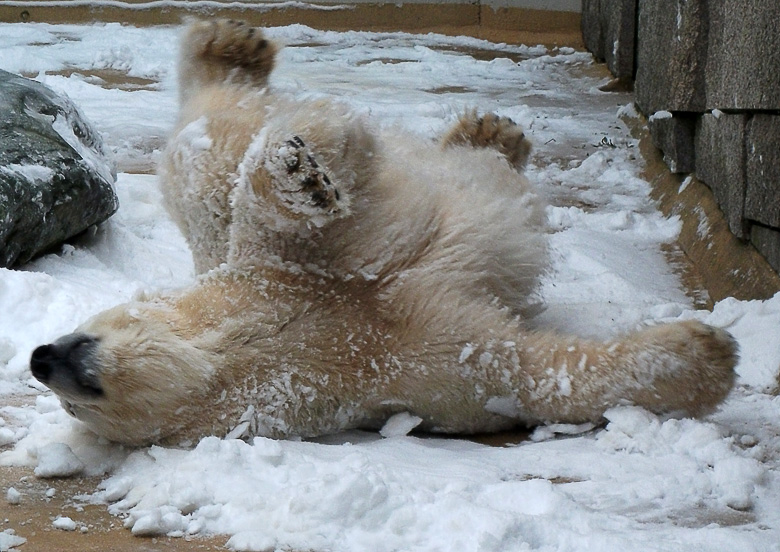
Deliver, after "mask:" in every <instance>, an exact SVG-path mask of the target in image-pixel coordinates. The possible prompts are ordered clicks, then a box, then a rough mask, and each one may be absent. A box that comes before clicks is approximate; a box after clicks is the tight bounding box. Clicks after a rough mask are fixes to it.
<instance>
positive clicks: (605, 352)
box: [399, 322, 738, 433]
mask: <svg viewBox="0 0 780 552" xmlns="http://www.w3.org/2000/svg"><path fill="white" fill-rule="evenodd" d="M516 335H518V337H516V338H510V339H506V340H502V339H496V337H497V336H495V335H493V336H492V337H491V338H490V339H484V340H474V341H470V342H468V343H467V344H465V346H462V347H461V348H458V350H457V351H456V350H454V349H452V350H450V352H449V353H447V354H448V355H450V358H452V357H455V358H457V362H456V363H455V364H452V361H447V360H445V356H444V355H442V356H441V357H439V358H438V360H437V362H439V363H440V364H442V365H449V367H448V369H447V371H446V374H448V375H447V378H448V379H446V380H442V379H439V378H441V377H442V372H439V373H438V374H437V373H436V372H433V371H432V372H431V373H430V374H431V375H429V376H426V377H429V378H430V380H423V378H421V379H420V380H419V381H417V380H415V381H414V382H413V385H409V387H410V388H411V387H416V388H417V389H419V388H421V386H427V388H430V389H432V390H436V392H437V397H438V398H437V400H435V401H426V402H425V403H424V404H421V403H419V402H418V403H416V404H410V405H409V406H410V407H409V409H408V410H409V411H410V412H412V413H415V414H417V415H419V416H421V417H422V418H423V419H424V420H425V422H426V426H427V429H432V430H435V431H441V432H445V433H446V432H449V433H453V432H454V433H457V432H466V433H473V432H482V431H494V430H496V429H507V428H509V427H512V425H513V424H525V425H535V424H539V423H584V422H596V423H598V422H601V421H602V420H603V415H604V412H605V411H606V410H608V409H609V408H611V407H614V406H619V405H636V406H641V407H644V408H646V409H648V410H650V411H652V412H655V413H668V414H675V415H688V416H698V415H703V414H706V413H708V412H709V411H711V410H712V409H713V408H714V407H715V406H717V405H718V404H719V403H720V402H722V401H723V399H724V398H725V397H726V396H727V395H728V393H729V391H730V390H731V388H732V386H733V384H734V378H735V375H734V366H735V364H736V362H737V359H738V356H737V346H736V343H735V341H734V340H733V338H732V337H731V336H730V335H729V334H728V333H727V332H725V331H723V330H720V329H716V328H713V327H710V326H707V325H704V324H700V323H698V322H682V323H677V324H669V325H663V326H657V327H653V328H649V329H646V330H644V331H640V332H637V333H634V334H631V335H628V336H626V337H624V338H622V339H619V340H615V341H611V342H606V343H603V342H595V341H588V340H584V339H580V338H576V337H563V336H561V335H558V334H543V333H534V334H524V333H523V332H522V331H521V332H519V333H518V334H516ZM504 336H506V334H504ZM440 352H441V353H443V352H444V351H443V350H442V351H440ZM411 395H412V396H414V395H415V392H414V391H413V392H412V393H411ZM399 402H401V403H404V401H399ZM410 402H411V401H410ZM406 404H408V403H406Z"/></svg>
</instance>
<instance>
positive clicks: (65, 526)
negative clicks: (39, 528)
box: [51, 516, 78, 531]
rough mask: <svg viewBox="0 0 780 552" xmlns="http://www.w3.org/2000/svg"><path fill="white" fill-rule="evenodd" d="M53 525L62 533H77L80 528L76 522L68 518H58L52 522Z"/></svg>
mask: <svg viewBox="0 0 780 552" xmlns="http://www.w3.org/2000/svg"><path fill="white" fill-rule="evenodd" d="M51 525H52V527H54V528H55V529H59V530H60V531H75V530H76V528H77V527H78V525H77V524H76V522H75V521H73V520H72V519H70V518H69V517H67V516H57V518H56V519H55V520H54V521H52V522H51Z"/></svg>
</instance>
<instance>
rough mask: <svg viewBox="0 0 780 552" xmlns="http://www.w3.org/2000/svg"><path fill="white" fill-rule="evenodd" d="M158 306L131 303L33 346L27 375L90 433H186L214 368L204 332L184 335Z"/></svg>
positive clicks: (127, 438) (123, 437)
mask: <svg viewBox="0 0 780 552" xmlns="http://www.w3.org/2000/svg"><path fill="white" fill-rule="evenodd" d="M172 319H175V312H174V311H173V310H172V309H171V308H170V307H168V306H166V305H164V304H159V303H158V304H155V303H146V302H144V303H129V304H126V305H121V306H119V307H115V308H113V309H111V310H108V311H105V312H103V313H101V314H99V315H97V316H96V317H94V318H92V319H91V320H89V321H88V322H87V323H85V324H84V325H83V326H81V327H80V328H78V330H77V331H76V332H75V333H73V334H70V335H66V336H64V337H62V338H60V339H58V340H57V341H55V342H54V343H51V344H49V345H42V346H40V347H38V348H37V349H35V351H33V353H32V357H31V360H30V368H31V371H32V374H33V376H34V377H35V378H36V379H38V380H39V381H40V382H41V383H43V384H45V385H46V386H48V387H49V388H50V389H51V390H52V391H54V392H55V393H56V394H57V395H58V396H59V398H60V400H61V402H62V404H63V407H64V408H65V409H66V410H67V411H68V412H69V413H70V414H71V415H72V416H74V417H75V418H77V419H79V420H81V421H82V422H84V423H85V424H86V425H87V426H88V427H89V428H90V429H91V430H92V431H94V432H95V433H97V434H98V435H101V436H103V437H105V438H107V439H109V440H112V441H118V442H122V443H128V444H133V445H145V444H149V443H153V442H156V443H159V442H165V441H166V439H167V438H169V437H173V436H177V437H176V438H178V436H180V435H183V434H186V433H187V432H186V430H185V428H187V427H188V426H191V425H192V424H193V422H195V421H196V420H198V419H199V418H202V417H203V408H204V405H206V404H208V402H209V399H208V398H207V395H208V393H209V391H210V389H211V386H212V382H213V379H214V374H215V372H216V369H215V367H216V357H215V355H214V354H213V353H211V352H209V351H210V347H209V346H208V341H209V336H208V335H204V334H201V335H197V336H193V335H182V334H181V332H180V331H177V330H176V329H175V325H173V324H172V323H171V320H172Z"/></svg>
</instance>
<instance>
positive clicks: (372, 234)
mask: <svg viewBox="0 0 780 552" xmlns="http://www.w3.org/2000/svg"><path fill="white" fill-rule="evenodd" d="M274 56H275V46H274V45H273V44H271V43H269V42H268V41H267V40H266V39H265V38H264V37H263V34H262V31H261V30H260V29H256V28H252V27H250V26H247V25H245V24H243V23H239V22H235V21H224V20H219V21H211V22H198V23H194V24H192V25H191V26H190V27H189V29H188V30H187V32H186V35H185V38H184V43H183V49H182V57H181V60H180V87H181V114H180V119H179V123H178V126H177V128H176V130H175V132H174V133H173V137H172V139H171V141H170V144H169V146H168V149H167V152H166V155H165V160H164V163H163V166H162V169H161V180H162V185H163V187H164V193H165V198H166V203H167V206H168V208H169V210H170V212H171V215H172V216H173V218H174V220H175V221H176V222H177V223H178V225H179V227H180V228H181V230H182V232H183V233H184V235H185V236H186V238H187V240H188V242H189V245H190V247H191V249H192V252H193V256H194V259H195V265H196V267H197V269H198V271H199V272H200V273H201V276H200V277H199V279H198V281H197V283H196V284H195V285H194V286H193V287H192V288H190V289H187V290H184V291H182V292H179V293H176V294H171V295H161V296H157V297H147V298H143V299H141V300H138V301H135V302H132V303H129V304H125V305H120V306H118V307H115V308H113V309H111V310H108V311H106V312H103V313H101V314H99V315H97V316H96V317H94V318H93V319H91V320H89V321H88V322H87V323H86V324H84V325H83V326H82V327H81V328H79V329H78V330H77V332H76V333H74V334H71V335H68V336H65V337H62V338H60V339H59V340H57V341H56V342H55V343H53V344H51V345H45V346H41V347H39V348H38V349H36V350H35V351H34V352H33V355H32V359H31V368H32V371H33V374H34V375H35V377H37V378H38V379H39V380H40V381H42V382H44V383H45V384H46V385H48V386H49V387H50V388H51V389H52V390H53V391H54V392H55V393H57V394H58V395H59V396H60V398H61V400H62V403H63V405H64V407H65V408H66V409H67V411H68V412H70V413H71V414H72V415H73V416H75V417H76V418H78V419H80V420H81V421H83V422H84V423H85V424H86V425H87V426H88V427H90V428H91V429H92V430H93V431H95V432H96V433H98V434H100V435H102V436H104V437H106V438H108V439H111V440H113V441H119V442H123V443H129V444H135V445H141V444H149V443H162V444H183V443H193V442H194V441H196V440H197V439H199V438H201V437H203V436H206V435H219V436H230V437H247V436H250V435H262V436H268V437H275V438H284V437H312V436H316V435H321V434H327V433H332V432H337V431H340V430H344V429H348V428H379V427H381V426H382V424H383V423H384V422H385V421H386V420H387V419H388V418H389V417H390V416H392V415H394V414H397V413H401V412H409V413H411V414H413V415H414V416H417V417H419V418H421V419H422V423H421V425H420V429H422V430H426V431H434V432H446V433H475V432H485V431H497V430H502V429H507V428H511V427H513V426H516V425H518V424H536V423H540V422H571V423H577V422H584V421H598V420H600V419H601V418H602V415H603V413H604V411H605V410H606V409H608V408H609V407H611V406H614V405H617V404H636V405H641V406H643V407H645V408H648V409H650V410H652V411H655V412H683V413H686V414H693V415H696V414H700V413H703V412H706V411H707V410H708V409H711V408H712V407H714V406H715V405H717V404H718V403H719V402H720V401H721V400H723V398H724V397H725V396H726V395H727V393H728V392H729V390H730V389H731V386H732V384H733V379H734V372H733V368H734V365H735V362H736V359H737V355H736V346H735V343H734V341H733V340H732V338H731V337H730V336H729V335H728V334H727V333H726V332H724V331H722V330H719V329H715V328H712V327H709V326H705V325H703V324H699V323H696V322H684V323H679V324H672V325H665V326H658V327H653V328H650V329H646V330H644V331H641V332H639V333H635V334H632V335H629V336H626V337H624V338H621V339H617V340H614V341H611V342H608V343H600V342H591V341H586V340H583V339H579V338H576V337H567V336H562V335H558V334H555V333H546V332H544V331H538V330H537V331H531V330H529V329H528V328H527V327H526V326H525V325H524V322H523V318H524V313H525V312H526V311H527V310H528V309H530V308H533V306H534V300H533V297H534V290H535V287H536V285H537V281H538V277H539V275H540V274H541V273H542V272H543V271H544V270H545V267H546V263H547V258H546V245H545V236H544V230H543V226H544V210H543V205H542V203H541V201H540V199H539V198H538V196H537V195H536V193H535V192H534V190H533V189H532V186H531V185H530V184H529V182H528V181H527V180H526V179H525V178H524V177H523V175H522V174H521V172H520V171H522V168H523V165H524V163H525V160H526V158H527V156H528V152H529V144H528V142H527V140H526V139H525V138H524V136H523V133H522V131H521V130H520V128H519V127H517V126H516V125H514V123H512V122H511V121H510V120H508V119H505V118H499V117H496V116H493V115H486V116H483V117H478V116H477V115H476V114H467V115H465V116H464V117H463V118H462V119H461V120H460V121H458V122H457V123H456V125H455V127H454V128H453V129H452V130H451V131H450V132H449V133H448V134H447V135H446V136H445V137H443V138H442V140H440V141H439V142H437V143H433V142H429V141H424V140H421V139H418V138H415V137H413V136H409V135H401V134H394V133H392V132H389V133H388V132H383V133H379V132H377V131H375V130H374V129H372V128H370V126H369V125H368V124H367V122H366V121H364V120H362V119H361V118H360V117H357V116H355V115H353V114H351V113H349V111H348V110H347V109H345V108H344V107H342V106H340V105H338V104H334V103H330V102H327V101H294V100H292V99H289V98H285V97H283V96H280V95H278V94H276V93H274V92H273V90H269V89H268V88H267V79H268V74H269V72H270V71H271V70H272V68H273V64H274Z"/></svg>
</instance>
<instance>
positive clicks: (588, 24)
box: [580, 0, 604, 60]
mask: <svg viewBox="0 0 780 552" xmlns="http://www.w3.org/2000/svg"><path fill="white" fill-rule="evenodd" d="M580 28H581V29H582V41H583V42H584V43H585V48H587V49H588V51H589V52H590V53H591V54H593V56H594V57H595V58H596V59H599V60H603V59H604V26H603V24H602V21H601V0H582V14H581V17H580Z"/></svg>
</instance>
